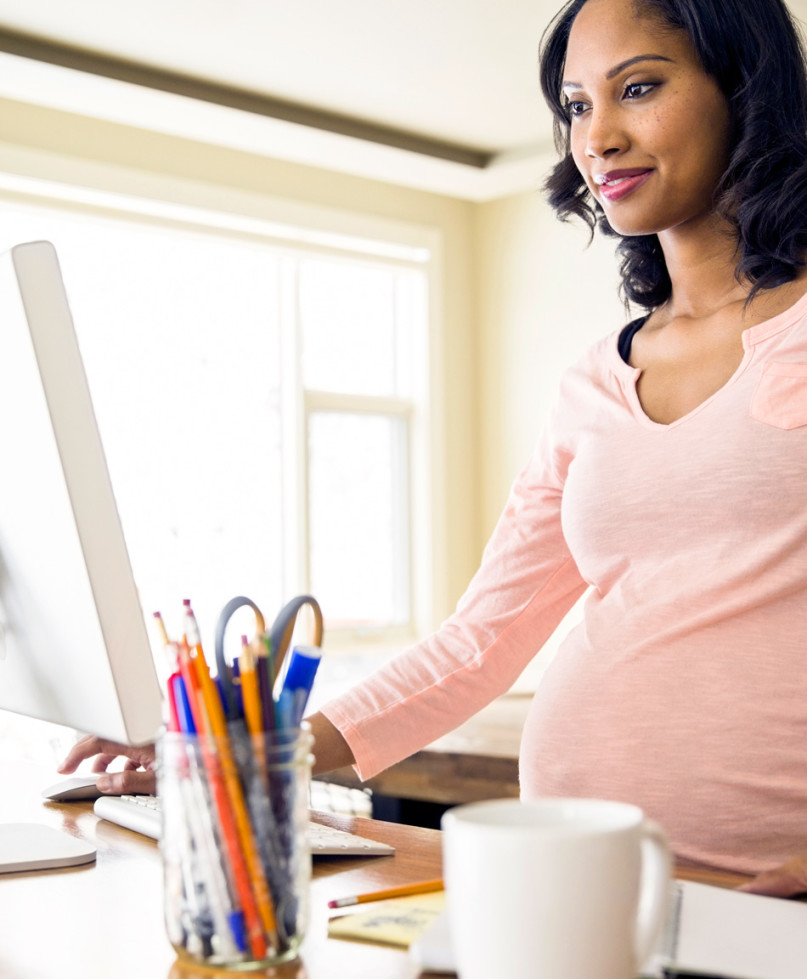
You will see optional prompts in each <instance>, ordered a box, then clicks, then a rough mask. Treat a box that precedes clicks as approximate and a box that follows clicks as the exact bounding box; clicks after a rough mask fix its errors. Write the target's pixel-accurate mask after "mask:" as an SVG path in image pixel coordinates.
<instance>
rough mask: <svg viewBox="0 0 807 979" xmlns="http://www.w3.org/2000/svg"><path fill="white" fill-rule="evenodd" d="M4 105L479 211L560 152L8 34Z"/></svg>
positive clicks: (3, 35)
mask: <svg viewBox="0 0 807 979" xmlns="http://www.w3.org/2000/svg"><path fill="white" fill-rule="evenodd" d="M0 96H4V97H6V98H9V99H14V100H16V101H21V102H29V103H32V104H36V105H43V106H46V107H49V108H54V109H59V110H61V111H66V112H73V113H78V114H81V115H86V116H90V117H92V118H99V119H105V120H107V121H111V122H116V123H120V124H123V125H130V126H137V127H139V128H144V129H151V130H153V131H157V132H163V133H167V134H170V135H175V136H180V137H183V138H187V139H193V140H197V141H200V142H204V143H210V144H214V145H223V146H228V147H231V148H234V149H239V150H243V151H246V152H250V153H257V154H260V155H264V156H267V157H272V158H275V159H283V160H291V161H294V162H298V163H303V164H306V165H309V166H315V167H319V168H322V169H331V170H336V171H339V172H343V173H350V174H353V175H356V176H361V177H366V178H369V179H374V180H381V181H385V182H388V183H394V184H399V185H403V186H409V187H414V188H417V189H421V190H427V191H432V192H435V193H440V194H444V195H447V196H451V197H458V198H462V199H468V200H477V201H482V200H488V199H492V198H496V197H502V196H507V195H509V194H513V193H518V192H522V191H525V190H534V189H536V187H537V186H538V185H539V184H540V181H541V176H542V174H543V172H544V171H545V169H546V166H545V163H546V154H547V152H550V151H551V146H549V145H541V146H534V147H526V148H524V149H521V150H518V151H515V152H508V153H490V152H486V151H482V150H479V149H474V148H469V147H466V146H459V145H456V144H454V143H449V142H441V141H439V140H434V139H431V138H427V137H423V136H421V135H419V134H416V133H410V132H404V131H401V130H397V129H393V128H389V127H384V126H377V125H375V124H372V123H369V122H366V121H363V120H359V119H354V118H351V117H347V116H343V115H338V114H334V113H329V112H324V111H320V110H317V109H313V108H311V107H308V106H302V105H297V104H294V103H291V102H288V101H283V100H280V99H275V98H272V97H270V96H266V95H261V94H260V93H257V92H254V91H247V90H244V89H240V88H235V87H230V86H226V85H219V84H217V83H215V82H211V81H208V80H205V79H201V78H197V77H192V76H187V75H183V74H179V73H172V72H168V71H164V70H161V69H157V68H153V67H150V66H147V65H143V64H139V63H135V62H131V61H127V60H123V59H117V58H111V57H108V56H105V55H100V54H97V53H94V52H90V51H87V50H84V49H79V48H74V47H71V46H67V45H60V44H57V43H53V42H51V41H46V40H43V39H41V38H37V37H33V36H31V35H27V34H22V33H17V32H13V31H9V30H7V29H4V28H0Z"/></svg>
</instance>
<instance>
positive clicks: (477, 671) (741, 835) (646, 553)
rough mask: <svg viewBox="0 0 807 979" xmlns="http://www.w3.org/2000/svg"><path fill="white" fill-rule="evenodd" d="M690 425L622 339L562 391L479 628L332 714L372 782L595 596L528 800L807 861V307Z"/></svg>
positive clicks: (493, 690)
mask: <svg viewBox="0 0 807 979" xmlns="http://www.w3.org/2000/svg"><path fill="white" fill-rule="evenodd" d="M743 342H744V348H745V354H744V357H743V360H742V363H741V364H740V366H739V368H738V370H737V371H736V373H735V374H734V376H733V377H732V378H731V379H730V380H729V382H728V383H727V384H726V385H725V386H724V387H723V388H721V389H720V390H719V391H717V392H716V393H715V394H714V395H713V396H712V397H710V398H708V399H707V400H706V401H705V402H704V403H703V404H701V405H700V406H699V407H697V408H696V409H695V410H693V411H692V412H690V413H689V414H687V415H685V416H684V417H682V418H680V419H678V420H677V421H675V422H673V423H672V424H669V425H663V424H658V423H656V422H653V421H652V420H650V419H649V418H648V416H647V415H646V414H645V413H644V412H643V410H642V407H641V404H640V402H639V399H638V396H637V393H636V381H637V378H638V376H639V373H640V371H638V370H636V369H634V368H632V367H631V366H629V365H628V364H626V363H625V362H624V361H623V360H622V359H621V358H620V356H619V354H618V352H617V337H616V335H612V336H609V337H607V338H606V339H604V340H603V341H601V342H600V343H598V344H597V345H595V346H594V347H593V348H592V349H591V350H590V351H589V352H588V354H587V355H586V356H585V357H583V358H582V360H581V361H580V362H579V363H578V364H577V365H576V366H575V367H573V368H572V369H571V370H569V371H568V372H567V373H566V375H565V377H564V379H563V381H562V384H561V390H560V395H559V399H558V402H557V406H556V409H555V411H554V413H553V415H552V417H551V419H550V421H549V423H548V425H547V427H546V429H545V432H544V434H543V436H542V438H541V440H540V443H539V445H538V447H537V449H536V451H535V453H534V455H533V456H532V458H531V459H530V460H529V462H528V464H527V465H526V467H525V468H524V470H523V471H522V472H521V474H520V475H519V476H518V478H517V480H516V482H515V484H514V486H513V489H512V491H511V494H510V497H509V500H508V503H507V506H506V508H505V510H504V513H503V514H502V516H501V518H500V521H499V523H498V525H497V527H496V529H495V531H494V533H493V536H492V538H491V540H490V542H489V543H488V546H487V548H486V550H485V554H484V558H483V561H482V564H481V567H480V570H479V571H478V572H477V574H476V575H475V577H474V578H473V580H472V582H471V584H470V586H469V588H468V590H467V592H466V594H465V595H464V597H463V598H462V600H461V601H460V603H459V605H458V607H457V610H456V612H455V613H454V614H453V615H452V616H451V617H450V618H449V619H447V620H446V622H445V623H444V624H443V625H442V626H441V628H440V629H439V630H438V631H437V632H436V633H435V634H434V635H432V636H430V637H429V638H427V639H426V640H425V641H423V642H421V643H419V644H418V645H416V646H414V647H412V648H410V649H409V650H407V651H405V652H404V653H402V654H401V655H400V656H398V657H396V658H395V659H394V660H393V661H392V662H391V663H389V664H387V665H386V666H385V667H383V668H382V669H381V670H380V671H378V672H377V673H376V674H374V675H373V676H372V677H371V678H369V679H368V680H367V681H365V682H364V683H362V684H360V685H359V686H358V687H357V688H355V689H354V690H352V691H350V692H348V693H347V694H345V695H344V696H342V697H340V698H338V699H336V700H334V701H331V702H330V703H329V704H328V705H326V707H325V708H324V712H325V714H326V715H327V716H328V717H329V718H330V719H331V721H332V722H333V723H334V724H335V725H336V726H337V727H338V728H339V729H340V730H341V732H342V733H343V735H344V736H345V738H346V739H347V741H348V743H349V745H350V746H351V748H352V750H353V752H354V754H355V758H356V767H357V770H358V772H359V774H360V775H361V776H362V777H364V778H367V777H369V776H370V775H372V774H374V773H375V772H378V771H380V770H381V769H383V768H385V767H387V766H388V765H390V764H392V763H394V762H395V761H397V760H399V759H401V758H403V757H406V756H407V755H409V754H411V753H412V752H413V751H415V750H417V749H419V748H421V747H423V746H424V745H426V744H428V743H429V742H431V741H432V740H434V739H435V738H437V737H438V736H440V735H442V734H444V733H446V732H447V731H449V730H451V729H452V728H454V727H456V726H457V725H458V724H460V723H462V722H463V721H464V720H465V719H467V718H468V717H470V716H471V715H472V714H473V713H475V712H476V711H477V710H478V709H479V708H481V707H482V706H484V705H485V704H486V703H488V702H489V701H490V700H492V699H493V698H494V697H496V696H498V695H499V694H501V693H503V692H505V691H506V690H507V689H508V688H509V687H510V685H511V684H512V683H513V681H514V680H515V679H516V678H517V676H518V675H519V673H520V672H521V671H522V669H523V668H524V667H525V665H526V664H527V663H528V662H529V661H530V659H531V658H532V657H533V656H534V655H535V654H536V653H537V652H538V650H539V649H540V648H541V646H542V644H543V643H544V642H545V640H546V639H547V638H548V636H549V635H550V634H551V633H552V632H553V630H554V628H555V627H556V625H557V624H558V622H559V621H560V619H561V618H562V616H563V615H564V614H565V613H566V611H567V610H568V609H569V608H570V607H571V606H572V604H573V603H574V602H575V601H576V599H577V598H578V597H579V596H580V595H581V594H583V592H584V591H585V590H586V589H589V592H588V595H587V597H586V600H585V603H584V613H583V619H582V622H581V624H580V625H579V626H577V627H576V628H575V629H573V630H572V632H571V633H570V634H569V636H568V637H567V638H566V639H565V640H564V642H563V643H562V644H561V646H560V647H559V649H558V652H557V655H556V656H555V658H554V659H553V661H552V663H551V664H550V665H549V668H548V670H547V672H546V674H545V675H544V677H543V679H542V680H541V682H540V684H539V687H538V690H537V693H536V695H535V697H534V700H533V703H532V706H531V709H530V712H529V715H528V718H527V721H526V724H525V728H524V733H523V738H522V743H521V753H520V782H521V793H522V796H523V797H524V798H534V797H537V796H559V795H561V796H567V795H571V796H590V797H597V798H607V799H619V800H624V801H629V802H633V803H635V804H637V805H639V806H641V807H642V808H643V809H644V810H645V812H646V813H647V814H648V815H649V816H650V817H652V818H653V819H656V820H658V821H659V822H660V823H661V824H662V825H663V826H664V827H665V828H666V830H667V832H668V834H669V836H670V839H671V841H672V844H673V848H674V850H675V852H676V855H677V857H678V858H679V859H680V860H683V861H688V862H693V863H699V864H706V865H711V866H717V867H724V868H727V869H732V870H738V871H743V872H747V873H755V872H758V871H760V870H763V869H766V868H768V867H771V866H774V865H775V864H778V863H780V862H781V861H783V860H785V859H787V858H788V857H789V856H792V855H793V854H794V853H796V852H798V851H801V850H805V849H807V295H805V296H804V297H803V298H802V299H801V300H800V301H799V302H798V303H796V305H795V306H793V307H792V308H791V309H790V310H788V311H786V312H784V313H782V314H781V315H779V316H777V317H775V318H773V319H771V320H768V321H767V322H765V323H762V324H760V325H758V326H755V327H753V328H751V329H749V330H746V332H745V333H744V335H743Z"/></svg>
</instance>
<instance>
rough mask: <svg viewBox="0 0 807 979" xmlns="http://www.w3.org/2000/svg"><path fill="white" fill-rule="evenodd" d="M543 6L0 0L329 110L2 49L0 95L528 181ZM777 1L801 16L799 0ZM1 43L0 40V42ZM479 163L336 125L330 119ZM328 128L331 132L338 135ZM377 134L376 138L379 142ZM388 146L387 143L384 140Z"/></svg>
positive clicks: (307, 151)
mask: <svg viewBox="0 0 807 979" xmlns="http://www.w3.org/2000/svg"><path fill="white" fill-rule="evenodd" d="M559 5H560V3H559V0H226V2H225V0H138V2H137V3H123V2H122V0H70V2H65V0H24V2H20V0H0V28H2V29H5V30H6V31H14V32H20V33H22V34H27V35H34V36H36V37H39V38H41V39H44V40H46V41H51V42H57V43H59V44H63V45H68V46H71V47H77V48H80V49H84V50H87V51H90V52H95V53H99V54H105V55H108V56H111V57H114V58H116V59H123V60H125V61H131V62H136V63H139V64H142V65H145V66H149V67H150V68H153V69H160V70H162V71H167V72H172V73H178V74H181V75H187V76H192V77H194V78H199V79H204V80H207V81H210V82H214V83H218V84H220V85H225V86H230V87H232V88H236V89H242V90H246V91H248V92H252V93H257V94H259V95H262V96H267V97H269V98H270V99H273V100H281V101H282V102H286V103H293V104H294V105H297V106H302V107H304V108H305V109H316V110H319V111H320V112H321V113H326V114H332V116H333V117H334V118H332V119H328V118H326V119H325V123H324V127H325V129H330V130H331V131H330V132H327V131H322V129H323V127H322V126H320V125H319V124H318V123H317V122H316V120H315V121H314V122H313V123H312V121H311V120H310V119H309V120H305V122H306V123H307V124H300V122H295V121H290V120H289V119H288V118H287V119H285V120H278V119H272V118H267V117H266V116H265V115H263V116H256V114H255V113H254V112H245V111H243V110H233V109H223V108H222V107H221V106H215V105H211V104H210V103H209V102H208V101H206V100H205V99H201V100H200V99H189V98H188V97H187V96H183V95H176V94H166V93H163V94H161V95H158V94H157V93H154V92H149V91H145V90H144V89H143V87H142V85H132V84H131V83H127V82H123V81H120V80H112V79H106V80H104V81H101V82H99V81H97V80H95V79H89V78H88V77H87V75H86V73H85V72H82V71H77V70H75V69H70V68H65V67H63V66H59V67H57V66H54V65H39V64H37V63H35V62H32V61H31V60H30V59H28V58H21V57H16V56H13V55H3V56H2V63H0V94H5V95H7V96H11V97H15V98H23V99H29V100H31V101H34V102H38V103H41V104H49V105H53V106H57V107H60V108H65V109H69V110H71V111H80V112H87V113H91V114H96V115H100V116H102V117H106V118H113V119H117V120H118V121H123V122H129V123H133V124H135V125H138V124H141V125H152V126H155V127H156V128H161V129H164V130H167V131H171V132H177V133H179V134H180V135H186V136H191V137H193V138H205V139H208V140H213V141H216V142H221V143H225V144H229V145H235V146H238V147H239V148H244V149H250V150H252V151H254V152H263V153H268V154H269V155H274V156H281V157H286V158H288V159H297V160H300V161H301V162H307V163H315V164H319V165H327V166H332V167H335V168H337V169H341V170H348V171H352V172H356V173H361V174H363V175H366V176H375V177H380V178H382V179H391V180H395V181H398V182H403V183H409V184H413V185H415V186H424V187H428V188H430V189H434V190H438V191H440V192H444V193H454V194H456V195H457V196H461V197H470V198H477V199H483V198H485V197H491V196H496V195H498V194H500V193H509V192H512V191H513V190H518V189H523V187H522V186H520V185H522V184H523V185H524V187H526V186H529V187H531V188H533V187H534V186H535V179H536V178H535V174H536V170H535V166H536V159H537V156H538V155H540V154H541V153H545V152H547V151H548V150H549V149H550V147H551V124H550V121H549V116H548V113H547V111H546V109H545V108H544V106H543V104H542V101H541V95H540V90H539V86H538V79H537V50H538V42H539V39H540V36H541V32H542V30H543V28H544V27H545V26H546V24H547V23H548V21H549V20H550V19H551V17H552V15H553V14H554V12H555V11H556V9H557V8H558V6H559ZM791 7H792V9H794V10H796V11H798V12H800V13H801V15H802V16H807V0H793V2H792V3H791ZM0 46H1V45H0ZM346 117H347V118H350V119H355V120H359V121H360V122H362V123H367V124H370V125H371V126H375V127H382V128H384V129H389V130H394V131H399V132H402V133H405V134H410V135H414V136H419V137H423V138H425V139H427V140H433V141H438V142H440V143H445V144H453V145H454V146H456V147H460V148H464V149H471V150H475V151H478V152H479V153H480V154H481V155H482V156H484V157H485V161H484V164H483V165H468V164H467V163H458V162H456V161H454V162H450V161H447V160H446V159H436V158H434V156H433V154H432V153H431V152H430V151H429V150H428V149H427V150H426V151H425V152H424V151H423V148H421V149H420V151H414V150H412V149H401V148H400V147H394V146H390V145H384V143H385V139H384V138H383V137H382V138H381V139H380V143H376V142H375V141H374V139H373V136H372V132H370V133H369V135H368V133H367V132H363V133H360V134H359V136H356V135H355V133H354V134H353V135H345V133H346V132H348V130H345V129H344V127H343V126H342V123H343V122H344V121H345V118H346ZM340 129H342V130H343V131H342V132H336V131H334V130H340ZM386 142H387V144H388V143H389V140H386ZM392 142H393V143H394V142H395V139H393V140H392Z"/></svg>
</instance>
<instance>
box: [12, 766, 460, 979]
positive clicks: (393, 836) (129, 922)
mask: <svg viewBox="0 0 807 979" xmlns="http://www.w3.org/2000/svg"><path fill="white" fill-rule="evenodd" d="M2 769H3V772H2V773H3V779H4V783H5V784H4V791H3V795H2V797H0V822H24V821H31V822H39V823H44V824H46V825H49V826H52V827H55V828H58V829H63V830H64V831H66V832H68V833H70V834H71V835H73V836H77V837H81V838H82V839H86V840H89V841H91V842H92V843H93V844H94V845H95V846H96V847H97V850H98V855H97V862H96V864H95V865H92V864H91V865H89V866H88V867H83V868H76V869H70V870H52V871H45V872H41V873H33V874H4V875H0V977H2V979H110V977H111V976H114V977H115V979H203V977H204V979H213V977H219V976H220V977H225V976H228V977H229V976H236V975H239V976H242V977H243V976H244V973H229V972H221V971H218V972H211V971H210V970H201V969H196V968H194V967H190V966H184V965H180V964H179V963H178V962H177V960H176V957H175V953H174V950H173V949H172V947H171V945H170V944H169V942H168V939H167V938H166V937H165V929H164V926H163V917H162V906H163V897H162V867H161V863H160V857H159V852H158V848H157V844H156V843H154V841H152V840H150V839H148V838H147V837H144V836H140V835H138V834H136V833H132V832H130V831H129V830H125V829H122V828H121V827H119V826H115V825H113V824H112V823H108V822H106V821H105V820H101V819H98V817H97V816H96V815H95V814H94V812H93V811H92V804H91V803H69V804H63V805H54V804H52V803H45V802H44V801H43V800H42V799H41V796H40V791H41V789H42V788H43V787H44V786H45V785H47V784H49V783H51V782H53V781H55V778H54V773H53V771H52V770H51V771H49V772H43V771H41V770H39V769H38V768H37V767H36V766H34V765H25V764H20V765H16V764H12V763H8V762H6V761H4V762H3V763H2ZM12 769H13V770H12ZM316 818H319V819H320V820H321V821H323V822H327V823H330V824H331V825H334V826H337V827H339V828H340V829H347V830H349V831H351V832H356V833H358V834H359V835H364V836H369V837H372V838H374V839H378V840H382V841H384V842H387V843H391V844H392V845H393V846H395V848H396V853H395V856H392V857H364V858H360V859H359V858H342V857H338V858H330V859H329V858H323V859H317V860H315V861H314V880H313V883H312V887H311V912H310V926H309V929H308V935H307V938H306V941H305V943H304V946H303V952H302V955H301V958H300V960H299V961H297V962H294V963H288V964H286V965H284V966H281V967H278V968H277V969H275V970H271V971H270V972H268V973H264V972H260V973H257V975H259V976H266V975H270V976H273V977H277V979H415V977H416V976H418V975H419V974H420V973H419V972H418V970H417V968H416V967H415V966H414V965H413V964H412V962H411V961H410V959H409V957H408V955H407V954H406V953H405V952H402V951H399V950H396V949H392V948H384V947H381V946H374V945H367V944H359V943H355V942H347V941H337V940H331V939H329V938H328V937H327V923H328V908H327V902H328V901H329V900H330V899H331V898H336V897H343V896H346V895H349V894H356V893H362V892H366V891H372V890H377V889H378V888H379V887H389V886H394V885H397V884H407V883H413V882H415V881H421V880H429V879H432V878H435V877H439V876H440V875H441V872H442V867H441V859H442V858H441V850H440V834H439V833H438V832H436V831H434V830H427V829H420V828H417V827H411V826H398V825H395V824H391V823H379V822H375V821H372V820H368V819H350V818H346V817H335V816H326V815H320V816H318V817H316ZM253 974H254V973H253ZM247 975H249V973H247Z"/></svg>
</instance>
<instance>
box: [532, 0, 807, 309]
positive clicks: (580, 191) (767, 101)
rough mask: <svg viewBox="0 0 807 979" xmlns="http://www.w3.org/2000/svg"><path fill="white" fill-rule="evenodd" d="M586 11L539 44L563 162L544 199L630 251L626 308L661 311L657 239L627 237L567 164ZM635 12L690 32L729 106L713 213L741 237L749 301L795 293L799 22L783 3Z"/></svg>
mask: <svg viewBox="0 0 807 979" xmlns="http://www.w3.org/2000/svg"><path fill="white" fill-rule="evenodd" d="M585 3H586V0H569V2H568V3H567V4H566V5H565V6H564V7H563V9H562V10H561V11H560V12H559V13H558V14H557V16H556V17H555V19H554V20H553V21H552V23H551V24H550V25H549V27H548V28H547V30H546V32H545V33H544V36H543V38H542V40H541V53H540V68H541V87H542V89H543V93H544V97H545V98H546V100H547V102H548V104H549V107H550V108H551V109H552V112H553V113H554V125H555V145H556V147H557V149H558V152H559V153H560V154H561V161H560V163H558V164H557V166H556V167H555V168H554V170H553V171H552V173H551V174H550V176H549V178H548V179H547V181H546V184H545V190H546V191H547V195H548V199H549V203H550V204H551V205H552V207H553V208H554V209H555V211H556V213H557V215H558V216H559V217H560V218H561V219H562V220H566V219H568V218H569V217H571V216H572V215H576V216H578V217H581V218H583V220H585V221H586V223H587V224H588V225H589V227H590V228H591V230H592V232H593V231H594V229H595V228H597V227H599V228H600V230H601V231H603V232H604V233H605V234H607V235H612V236H615V237H618V238H620V239H621V240H620V242H619V244H618V246H617V254H618V255H619V257H620V259H621V264H620V272H621V274H622V291H623V294H624V297H625V298H626V299H627V301H628V302H633V303H636V304H638V305H639V306H643V307H645V308H646V309H653V308H655V307H656V306H659V305H660V304H662V303H664V302H666V300H667V299H669V297H670V293H671V288H672V285H671V282H670V277H669V273H668V272H667V266H666V264H665V261H664V255H663V253H662V250H661V245H660V244H659V240H658V238H657V236H656V235H638V236H622V235H618V234H617V232H615V231H614V230H613V228H611V226H610V225H609V224H608V221H607V220H606V218H605V215H604V213H603V210H602V208H601V207H600V206H599V204H598V203H597V202H596V201H594V200H592V198H591V197H590V195H589V193H588V189H587V187H586V184H585V182H584V180H583V178H582V177H581V175H580V173H579V172H578V170H577V167H576V166H575V164H574V161H573V160H572V156H571V152H570V133H569V122H570V120H569V116H568V112H567V109H566V107H565V105H564V103H563V101H562V98H561V84H562V79H563V70H564V63H565V60H566V46H567V44H568V40H569V32H570V31H571V27H572V24H573V22H574V19H575V17H576V16H577V14H578V12H579V11H580V9H581V8H582V7H583V6H584V4H585ZM636 9H637V12H645V13H648V12H649V13H651V14H654V15H656V16H658V17H660V18H661V19H662V20H663V21H665V22H666V23H668V24H670V25H671V26H672V27H675V28H680V29H683V30H685V31H686V32H687V34H688V35H689V38H690V40H691V41H692V44H693V46H694V48H695V51H696V53H697V55H698V57H699V58H700V62H701V64H702V65H703V68H704V70H705V71H706V72H707V73H708V74H709V75H711V76H712V77H713V78H714V79H715V80H716V81H717V83H718V85H719V86H720V89H721V91H722V92H723V94H724V95H725V97H726V99H727V101H728V104H729V111H730V114H731V137H730V139H731V145H730V147H729V163H728V166H727V167H726V171H725V173H724V174H723V176H722V178H721V180H720V183H719V185H718V187H717V190H716V198H715V204H716V208H717V211H718V213H720V214H721V215H723V216H724V217H726V218H727V219H728V220H729V221H730V222H731V224H732V225H733V227H734V228H735V229H736V233H737V242H738V253H739V256H740V257H739V261H738V264H737V269H736V274H737V278H738V279H739V280H747V281H748V282H750V283H751V296H753V295H754V294H755V293H756V292H757V291H758V290H760V289H770V288H772V287H774V286H778V285H781V284H782V283H784V282H789V281H791V280H792V279H793V278H795V276H796V275H797V274H798V272H799V271H800V269H801V268H803V266H804V264H805V257H807V69H806V68H805V52H804V45H803V42H802V39H801V36H800V34H799V30H798V28H797V27H796V24H795V22H794V20H793V18H792V16H791V14H790V12H789V11H788V9H787V7H786V6H785V4H784V2H783V0H636ZM749 298H750V297H749Z"/></svg>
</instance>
